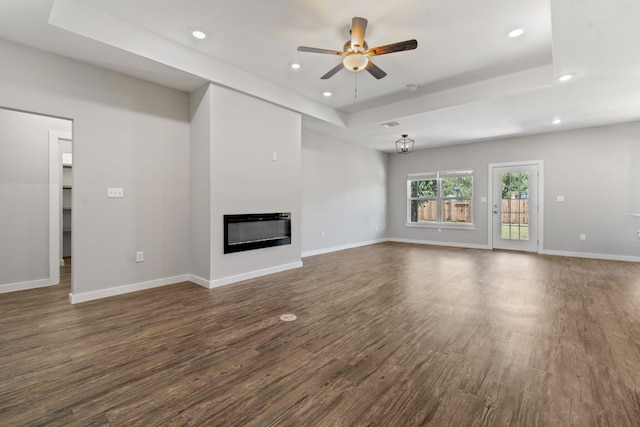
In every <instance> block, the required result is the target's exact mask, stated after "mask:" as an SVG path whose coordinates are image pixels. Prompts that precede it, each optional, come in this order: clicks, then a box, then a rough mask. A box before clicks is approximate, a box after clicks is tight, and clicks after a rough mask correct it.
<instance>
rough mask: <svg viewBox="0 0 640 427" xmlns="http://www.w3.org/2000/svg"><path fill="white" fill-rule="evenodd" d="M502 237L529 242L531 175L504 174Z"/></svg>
mask: <svg viewBox="0 0 640 427" xmlns="http://www.w3.org/2000/svg"><path fill="white" fill-rule="evenodd" d="M500 223H501V227H502V233H501V237H502V238H503V239H506V240H529V173H528V172H514V173H505V174H502V216H501V218H500Z"/></svg>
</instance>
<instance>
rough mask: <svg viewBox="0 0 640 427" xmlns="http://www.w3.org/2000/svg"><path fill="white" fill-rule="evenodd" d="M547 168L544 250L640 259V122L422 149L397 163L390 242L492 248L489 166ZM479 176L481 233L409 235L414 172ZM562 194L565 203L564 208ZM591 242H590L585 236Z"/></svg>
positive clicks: (476, 203) (393, 158)
mask: <svg viewBox="0 0 640 427" xmlns="http://www.w3.org/2000/svg"><path fill="white" fill-rule="evenodd" d="M521 160H543V161H544V187H545V188H544V194H543V197H544V224H545V231H544V250H545V251H553V252H558V253H564V254H571V253H579V254H584V255H586V256H588V255H590V254H592V255H593V254H595V255H604V256H612V257H614V258H616V257H617V258H620V259H624V258H625V257H636V258H638V257H640V239H638V237H637V231H638V230H640V219H637V218H633V217H630V216H629V214H630V213H640V190H639V189H640V123H638V122H634V123H627V124H621V125H614V126H603V127H596V128H589V129H581V130H575V131H566V132H556V133H549V134H543V135H535V136H527V137H519V138H509V139H501V140H495V141H487V142H481V143H474V144H467V145H458V146H454V147H443V148H436V149H429V150H416V151H415V152H413V153H411V154H410V155H407V156H391V160H390V180H389V188H390V191H389V194H390V200H389V203H390V216H389V227H390V231H389V236H390V237H392V238H398V239H414V240H423V241H438V242H443V243H454V244H461V245H468V244H471V245H487V244H488V235H487V233H488V224H487V215H488V213H487V210H488V207H487V204H486V203H481V202H480V197H482V196H486V197H489V196H488V195H487V185H488V184H487V174H488V164H489V163H499V162H513V161H521ZM468 168H471V169H473V170H474V200H473V203H474V212H473V214H474V222H475V225H476V230H474V231H470V230H447V229H442V232H440V233H439V232H438V231H437V229H422V228H408V227H406V226H405V222H406V180H407V174H408V173H416V172H429V171H437V170H451V169H454V170H455V169H468ZM558 195H563V196H565V201H564V202H557V201H556V197H557V196H558ZM581 233H584V234H586V235H587V240H586V241H580V240H579V234H581Z"/></svg>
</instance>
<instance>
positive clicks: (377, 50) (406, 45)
mask: <svg viewBox="0 0 640 427" xmlns="http://www.w3.org/2000/svg"><path fill="white" fill-rule="evenodd" d="M417 47H418V41H417V40H415V39H413V40H406V41H403V42H398V43H392V44H387V45H384V46H378V47H374V48H372V49H369V52H368V54H369V56H378V55H386V54H387V53H393V52H402V51H403V50H413V49H415V48H417Z"/></svg>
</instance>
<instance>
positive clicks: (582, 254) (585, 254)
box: [540, 250, 640, 262]
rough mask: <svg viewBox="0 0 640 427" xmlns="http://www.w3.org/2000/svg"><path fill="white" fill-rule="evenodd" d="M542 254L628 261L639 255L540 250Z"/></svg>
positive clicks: (636, 259)
mask: <svg viewBox="0 0 640 427" xmlns="http://www.w3.org/2000/svg"><path fill="white" fill-rule="evenodd" d="M540 254H542V255H555V256H566V257H574V258H589V259H604V260H607V261H628V262H640V257H637V256H628V255H611V254H593V253H589V252H569V251H550V250H543V251H540Z"/></svg>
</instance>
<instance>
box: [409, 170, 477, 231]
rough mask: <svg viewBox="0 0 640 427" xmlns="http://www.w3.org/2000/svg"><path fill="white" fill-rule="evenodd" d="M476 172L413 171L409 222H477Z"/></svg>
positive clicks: (448, 223) (458, 223)
mask: <svg viewBox="0 0 640 427" xmlns="http://www.w3.org/2000/svg"><path fill="white" fill-rule="evenodd" d="M472 201H473V171H450V172H430V173H421V174H412V175H409V176H408V178H407V223H410V224H420V225H429V224H438V225H454V226H455V225H473V208H472Z"/></svg>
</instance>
